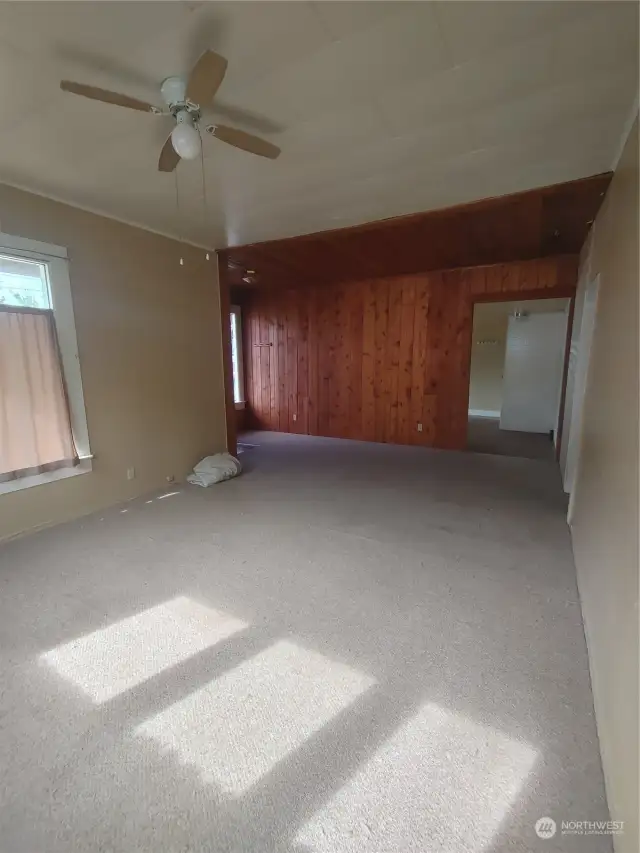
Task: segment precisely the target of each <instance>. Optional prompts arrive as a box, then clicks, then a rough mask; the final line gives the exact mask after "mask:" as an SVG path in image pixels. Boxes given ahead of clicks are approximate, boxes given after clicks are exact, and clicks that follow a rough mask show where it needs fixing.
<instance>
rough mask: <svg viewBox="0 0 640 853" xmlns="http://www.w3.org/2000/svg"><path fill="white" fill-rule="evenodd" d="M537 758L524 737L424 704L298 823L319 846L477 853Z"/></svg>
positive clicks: (327, 850) (352, 851)
mask: <svg viewBox="0 0 640 853" xmlns="http://www.w3.org/2000/svg"><path fill="white" fill-rule="evenodd" d="M536 757H537V753H536V751H535V750H534V749H532V748H531V747H530V746H529V745H527V744H525V743H521V742H519V741H516V740H513V739H512V738H510V737H507V736H506V735H504V734H502V733H501V732H499V731H496V730H494V729H492V728H488V727H486V726H483V725H480V724H478V723H476V722H473V721H472V720H469V719H467V718H466V717H463V716H460V715H458V714H454V713H451V712H450V711H447V710H445V709H444V708H441V707H440V706H438V705H435V704H425V705H423V706H422V707H421V708H420V710H419V711H418V713H417V714H416V715H415V716H414V717H412V718H411V719H410V720H409V721H408V722H407V723H405V724H404V725H403V726H402V727H401V728H399V729H398V731H396V732H395V734H393V735H392V737H391V738H389V740H387V741H386V742H385V743H384V744H383V745H382V746H381V748H380V749H379V750H378V751H377V752H376V753H375V754H374V756H373V757H372V758H371V759H370V760H369V761H368V762H367V763H366V764H364V765H363V766H362V767H361V768H360V769H359V770H358V771H357V772H356V774H355V775H354V776H353V777H352V778H351V780H350V781H349V782H348V783H347V784H346V785H344V786H343V787H342V788H341V789H340V790H339V791H338V792H337V793H336V794H335V795H334V796H333V798H332V799H331V800H330V801H329V802H328V803H327V804H326V806H324V807H323V808H322V809H321V810H320V811H319V812H318V813H316V815H314V816H313V817H312V818H311V819H310V820H309V821H308V822H307V823H306V824H305V825H304V826H303V827H302V828H301V829H300V831H299V832H298V834H297V835H296V841H297V842H298V843H300V844H302V845H305V849H307V848H308V849H309V850H310V851H313V853H335V851H336V850H340V853H356V851H357V853H370V851H381V850H438V851H441V853H479V851H482V850H485V849H486V848H487V846H488V845H489V844H490V842H491V840H492V838H493V837H494V835H495V833H496V831H497V829H498V827H499V825H500V822H501V821H502V820H503V818H504V817H505V816H506V815H507V813H508V812H509V809H510V807H511V805H512V804H513V802H514V800H515V799H516V797H517V795H518V792H519V790H520V789H521V787H522V785H523V783H524V781H525V779H526V778H527V776H528V775H529V773H530V772H531V769H532V767H533V765H534V763H535V761H536Z"/></svg>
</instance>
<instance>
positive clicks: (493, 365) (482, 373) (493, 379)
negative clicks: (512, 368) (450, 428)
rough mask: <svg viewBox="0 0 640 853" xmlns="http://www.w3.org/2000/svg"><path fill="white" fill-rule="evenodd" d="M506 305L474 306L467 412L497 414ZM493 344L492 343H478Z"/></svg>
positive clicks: (502, 364)
mask: <svg viewBox="0 0 640 853" xmlns="http://www.w3.org/2000/svg"><path fill="white" fill-rule="evenodd" d="M508 322H509V303H507V302H502V303H494V304H491V305H483V304H478V305H476V307H475V309H474V312H473V342H472V344H471V368H470V371H469V409H470V410H474V411H489V412H498V416H499V413H500V408H501V406H502V371H503V368H504V353H505V347H506V343H507V325H508ZM481 341H495V343H481Z"/></svg>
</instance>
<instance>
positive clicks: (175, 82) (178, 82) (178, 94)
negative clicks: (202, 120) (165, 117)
mask: <svg viewBox="0 0 640 853" xmlns="http://www.w3.org/2000/svg"><path fill="white" fill-rule="evenodd" d="M186 90H187V84H186V82H185V81H184V80H183V79H182V77H167V79H166V80H163V82H162V86H160V94H161V95H162V100H163V101H164V102H165V104H166V105H167V106H168V107H170V106H171V105H172V104H179V103H182V102H183V101H184V96H185V92H186Z"/></svg>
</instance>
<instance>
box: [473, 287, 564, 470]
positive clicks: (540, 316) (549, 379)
mask: <svg viewBox="0 0 640 853" xmlns="http://www.w3.org/2000/svg"><path fill="white" fill-rule="evenodd" d="M568 314H569V299H535V300H525V301H519V302H514V301H509V302H486V303H476V305H475V306H474V315H473V338H472V348H471V367H470V381H469V407H468V429H467V450H469V451H471V452H475V453H491V454H497V455H500V456H520V457H525V458H530V459H544V460H549V461H551V460H553V459H554V445H555V442H556V440H557V435H558V425H559V417H560V399H561V396H562V393H561V392H562V381H563V370H564V361H565V347H566V337H567V322H568Z"/></svg>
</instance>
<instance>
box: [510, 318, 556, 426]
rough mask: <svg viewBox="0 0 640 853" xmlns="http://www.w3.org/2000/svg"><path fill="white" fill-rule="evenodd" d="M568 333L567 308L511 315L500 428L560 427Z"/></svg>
mask: <svg viewBox="0 0 640 853" xmlns="http://www.w3.org/2000/svg"><path fill="white" fill-rule="evenodd" d="M566 334H567V315H566V314H565V313H564V312H560V311H556V312H554V313H546V314H530V315H529V316H527V317H522V318H517V317H513V316H512V317H509V325H508V329H507V346H506V352H505V364H504V381H503V387H502V411H501V415H500V429H507V430H518V431H523V432H540V433H548V432H550V431H551V430H555V429H556V426H557V420H558V406H559V402H560V387H561V384H562V368H563V364H564V353H565V343H566Z"/></svg>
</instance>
